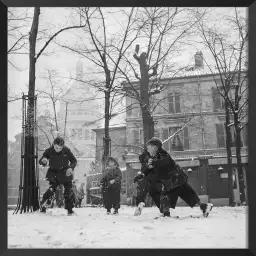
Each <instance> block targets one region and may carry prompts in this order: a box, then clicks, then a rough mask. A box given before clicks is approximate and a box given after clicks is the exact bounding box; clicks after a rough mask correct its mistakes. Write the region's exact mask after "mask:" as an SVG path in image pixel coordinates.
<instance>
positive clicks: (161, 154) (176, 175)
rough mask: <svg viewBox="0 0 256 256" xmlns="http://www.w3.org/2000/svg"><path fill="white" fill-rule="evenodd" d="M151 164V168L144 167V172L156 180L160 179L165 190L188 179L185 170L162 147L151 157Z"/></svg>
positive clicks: (180, 184) (177, 185)
mask: <svg viewBox="0 0 256 256" xmlns="http://www.w3.org/2000/svg"><path fill="white" fill-rule="evenodd" d="M152 165H153V168H152V169H149V168H147V167H145V170H144V173H145V175H146V176H148V177H149V178H150V177H151V179H153V180H155V181H156V182H159V181H160V182H161V183H162V184H163V186H164V190H165V191H170V190H172V189H174V188H177V187H180V186H182V185H183V184H185V183H186V182H187V180H188V176H187V174H186V173H185V171H184V170H183V169H182V168H181V167H180V166H179V165H178V164H177V163H176V162H175V161H174V160H173V159H172V158H171V156H170V155H169V154H168V153H167V151H165V150H164V149H162V148H161V149H159V150H158V151H157V153H156V156H154V157H153V163H152Z"/></svg>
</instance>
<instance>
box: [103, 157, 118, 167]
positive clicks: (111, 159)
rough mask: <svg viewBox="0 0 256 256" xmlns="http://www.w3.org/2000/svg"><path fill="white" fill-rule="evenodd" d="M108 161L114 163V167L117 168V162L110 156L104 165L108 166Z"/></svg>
mask: <svg viewBox="0 0 256 256" xmlns="http://www.w3.org/2000/svg"><path fill="white" fill-rule="evenodd" d="M110 161H112V162H114V163H115V164H116V166H119V164H118V162H117V160H116V159H115V158H114V157H111V156H110V157H108V159H107V161H106V165H108V163H109V162H110Z"/></svg>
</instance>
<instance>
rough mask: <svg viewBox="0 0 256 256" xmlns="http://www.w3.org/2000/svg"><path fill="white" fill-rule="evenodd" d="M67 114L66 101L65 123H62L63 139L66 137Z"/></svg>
mask: <svg viewBox="0 0 256 256" xmlns="http://www.w3.org/2000/svg"><path fill="white" fill-rule="evenodd" d="M67 115H68V102H66V112H65V124H64V139H65V137H66V127H67Z"/></svg>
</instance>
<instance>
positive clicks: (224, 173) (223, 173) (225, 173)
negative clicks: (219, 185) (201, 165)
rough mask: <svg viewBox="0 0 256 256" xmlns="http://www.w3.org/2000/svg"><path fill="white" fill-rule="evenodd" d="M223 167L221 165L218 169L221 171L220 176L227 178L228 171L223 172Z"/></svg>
mask: <svg viewBox="0 0 256 256" xmlns="http://www.w3.org/2000/svg"><path fill="white" fill-rule="evenodd" d="M223 170H224V169H223V168H222V166H220V167H219V168H218V171H219V172H220V177H221V178H222V179H227V178H228V173H227V172H223Z"/></svg>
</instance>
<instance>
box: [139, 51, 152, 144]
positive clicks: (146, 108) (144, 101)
mask: <svg viewBox="0 0 256 256" xmlns="http://www.w3.org/2000/svg"><path fill="white" fill-rule="evenodd" d="M139 64H140V74H141V79H140V100H141V102H140V108H141V113H142V121H143V132H144V144H145V143H146V142H147V141H148V140H149V139H151V138H152V137H153V136H154V121H153V116H152V115H151V113H150V101H149V75H148V65H147V63H146V59H145V55H143V53H142V54H141V56H140V59H139Z"/></svg>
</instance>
